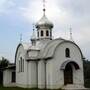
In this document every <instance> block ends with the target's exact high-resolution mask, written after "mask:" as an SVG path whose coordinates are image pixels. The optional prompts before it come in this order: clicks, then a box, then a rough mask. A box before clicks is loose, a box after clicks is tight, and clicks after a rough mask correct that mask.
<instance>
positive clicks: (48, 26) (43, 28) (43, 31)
mask: <svg viewBox="0 0 90 90" xmlns="http://www.w3.org/2000/svg"><path fill="white" fill-rule="evenodd" d="M45 13H46V8H45V0H43V16H42V18H41V19H40V20H39V21H38V22H37V23H36V28H37V37H38V39H39V40H40V39H52V28H53V26H54V25H53V23H52V22H50V21H49V20H48V18H47V17H46V14H45Z"/></svg>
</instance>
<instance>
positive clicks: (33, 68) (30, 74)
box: [27, 61, 38, 88]
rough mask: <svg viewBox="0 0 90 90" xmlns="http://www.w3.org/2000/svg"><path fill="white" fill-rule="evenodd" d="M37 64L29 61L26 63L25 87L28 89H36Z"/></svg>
mask: <svg viewBox="0 0 90 90" xmlns="http://www.w3.org/2000/svg"><path fill="white" fill-rule="evenodd" d="M37 69H38V67H37V63H36V62H34V61H29V62H28V63H27V85H28V87H29V88H37V84H38V77H37V76H38V71H37Z"/></svg>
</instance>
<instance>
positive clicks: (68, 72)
mask: <svg viewBox="0 0 90 90" xmlns="http://www.w3.org/2000/svg"><path fill="white" fill-rule="evenodd" d="M66 84H73V70H72V66H71V65H70V64H67V65H66V68H65V70H64V85H66Z"/></svg>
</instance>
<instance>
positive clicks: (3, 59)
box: [0, 57, 9, 69]
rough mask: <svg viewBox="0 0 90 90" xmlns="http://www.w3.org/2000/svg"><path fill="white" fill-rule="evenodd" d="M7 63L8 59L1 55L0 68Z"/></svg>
mask: <svg viewBox="0 0 90 90" xmlns="http://www.w3.org/2000/svg"><path fill="white" fill-rule="evenodd" d="M8 64H9V60H7V59H6V58H4V57H2V60H0V69H3V68H5V67H7V66H8Z"/></svg>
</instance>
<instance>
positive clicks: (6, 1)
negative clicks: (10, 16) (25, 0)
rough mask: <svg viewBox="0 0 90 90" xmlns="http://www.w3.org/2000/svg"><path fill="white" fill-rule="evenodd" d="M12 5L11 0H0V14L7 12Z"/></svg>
mask: <svg viewBox="0 0 90 90" xmlns="http://www.w3.org/2000/svg"><path fill="white" fill-rule="evenodd" d="M13 6H15V3H14V2H13V1H12V0H0V15H2V14H7V13H9V11H10V9H11V8H12V7H13Z"/></svg>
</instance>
